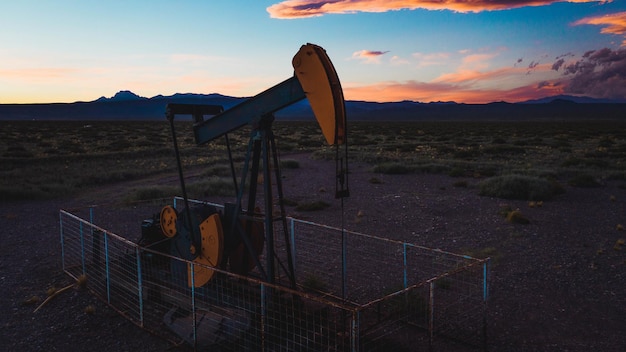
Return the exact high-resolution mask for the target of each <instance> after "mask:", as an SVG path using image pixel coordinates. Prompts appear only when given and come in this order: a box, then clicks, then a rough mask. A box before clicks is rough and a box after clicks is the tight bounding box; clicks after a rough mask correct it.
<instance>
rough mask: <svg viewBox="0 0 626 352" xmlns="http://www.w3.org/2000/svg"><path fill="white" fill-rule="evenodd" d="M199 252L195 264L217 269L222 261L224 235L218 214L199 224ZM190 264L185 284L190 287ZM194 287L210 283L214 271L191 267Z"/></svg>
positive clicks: (201, 267) (202, 267) (196, 266)
mask: <svg viewBox="0 0 626 352" xmlns="http://www.w3.org/2000/svg"><path fill="white" fill-rule="evenodd" d="M200 236H201V246H202V248H201V252H200V255H198V257H196V259H194V260H193V262H194V263H196V264H202V265H206V266H210V267H217V266H218V265H219V263H220V261H221V260H222V253H223V251H224V233H223V230H222V222H221V220H220V217H219V214H213V215H211V216H209V217H208V218H206V219H205V220H204V221H203V222H202V223H200ZM191 270H192V269H191V264H188V267H187V280H188V281H187V282H188V285H189V286H190V287H191V282H192V280H191ZM193 274H194V279H193V282H194V286H195V287H201V286H204V285H205V284H206V283H207V282H209V281H211V278H213V275H214V274H215V270H213V269H211V268H207V267H204V266H200V265H194V266H193Z"/></svg>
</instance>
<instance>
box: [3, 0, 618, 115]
mask: <svg viewBox="0 0 626 352" xmlns="http://www.w3.org/2000/svg"><path fill="white" fill-rule="evenodd" d="M307 42H309V43H315V44H318V45H320V46H322V47H323V48H325V49H326V51H327V53H328V55H329V57H330V58H331V60H332V61H333V63H334V65H335V68H336V70H337V72H338V74H339V78H340V80H341V83H342V86H343V89H344V95H345V97H346V99H348V100H367V101H379V102H383V101H401V100H413V101H420V102H431V101H451V100H453V101H457V102H465V103H486V102H491V101H507V102H516V101H524V100H528V99H535V98H540V97H545V96H551V95H557V94H571V95H584V96H591V97H597V98H618V99H626V1H624V0H613V1H610V0H609V1H597V0H570V1H553V0H512V1H509V0H506V1H505V0H472V1H468V0H286V1H280V0H274V1H259V0H254V1H251V0H246V1H243V0H236V1H235V0H214V1H208V0H206V1H205V0H195V1H191V0H190V1H171V0H168V1H162V0H150V1H140V0H133V1H128V0H124V1H117V0H107V1H100V0H99V1H87V0H74V1H72V0H56V1H39V0H37V1H35V0H33V1H29V0H20V1H2V3H1V4H0V103H1V104H7V103H50V102H74V101H91V100H95V99H97V98H99V97H101V96H106V97H111V96H113V95H114V94H115V93H116V92H117V91H120V90H131V91H133V92H134V93H136V94H138V95H140V96H144V97H152V96H155V95H158V94H163V95H171V94H174V93H177V92H178V93H203V94H208V93H221V94H225V95H230V96H237V97H243V96H252V95H255V94H257V93H259V92H261V91H263V90H265V89H267V88H269V87H271V86H273V85H275V84H277V83H279V82H281V81H283V80H285V79H287V78H289V77H290V76H292V75H293V68H292V66H291V58H292V57H293V55H294V54H295V53H296V52H297V51H298V49H299V48H300V46H301V45H302V44H305V43H307Z"/></svg>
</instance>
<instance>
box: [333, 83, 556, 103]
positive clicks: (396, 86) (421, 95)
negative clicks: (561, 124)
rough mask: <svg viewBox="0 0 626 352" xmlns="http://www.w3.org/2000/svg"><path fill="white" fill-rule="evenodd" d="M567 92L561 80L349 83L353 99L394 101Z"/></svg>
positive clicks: (511, 98) (530, 96) (508, 97)
mask: <svg viewBox="0 0 626 352" xmlns="http://www.w3.org/2000/svg"><path fill="white" fill-rule="evenodd" d="M561 93H563V87H562V85H561V84H560V83H559V82H546V81H543V82H534V83H531V84H527V85H524V86H520V87H515V88H511V89H497V88H491V89H473V88H468V87H465V88H464V87H460V86H458V85H454V84H447V83H426V82H416V81H407V82H382V83H376V84H373V85H367V86H345V85H344V95H345V97H346V99H349V100H365V101H375V102H390V101H402V100H412V101H419V102H426V103H427V102H433V101H455V102H458V103H466V104H485V103H490V102H493V101H506V102H510V103H514V102H520V101H526V100H530V99H538V98H542V97H545V96H551V95H557V94H561Z"/></svg>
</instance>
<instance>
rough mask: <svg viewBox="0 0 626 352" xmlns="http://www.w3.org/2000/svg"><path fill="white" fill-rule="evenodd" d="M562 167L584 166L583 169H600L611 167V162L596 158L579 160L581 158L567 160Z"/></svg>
mask: <svg viewBox="0 0 626 352" xmlns="http://www.w3.org/2000/svg"><path fill="white" fill-rule="evenodd" d="M561 165H562V166H564V167H567V166H582V167H599V168H604V167H607V166H609V162H608V161H606V160H603V159H596V158H595V157H594V158H579V157H570V158H567V159H565V161H563V163H561Z"/></svg>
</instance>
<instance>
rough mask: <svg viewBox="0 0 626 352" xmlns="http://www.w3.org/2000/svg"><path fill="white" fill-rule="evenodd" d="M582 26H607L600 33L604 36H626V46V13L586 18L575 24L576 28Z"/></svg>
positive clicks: (625, 44)
mask: <svg viewBox="0 0 626 352" xmlns="http://www.w3.org/2000/svg"><path fill="white" fill-rule="evenodd" d="M581 24H593V25H597V26H605V27H604V28H602V30H601V31H600V33H603V34H616V35H622V36H624V37H625V38H624V41H623V42H622V46H626V11H625V12H617V13H613V14H609V15H604V16H593V17H585V18H583V19H581V20H578V21H576V22H574V25H575V26H578V25H581Z"/></svg>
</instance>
